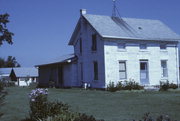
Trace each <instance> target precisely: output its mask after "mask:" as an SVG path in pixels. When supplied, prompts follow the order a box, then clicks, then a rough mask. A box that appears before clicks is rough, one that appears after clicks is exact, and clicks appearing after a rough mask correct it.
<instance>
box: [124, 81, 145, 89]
mask: <svg viewBox="0 0 180 121" xmlns="http://www.w3.org/2000/svg"><path fill="white" fill-rule="evenodd" d="M141 89H144V87H143V86H140V85H139V83H137V82H135V81H131V80H130V81H125V85H124V90H141Z"/></svg>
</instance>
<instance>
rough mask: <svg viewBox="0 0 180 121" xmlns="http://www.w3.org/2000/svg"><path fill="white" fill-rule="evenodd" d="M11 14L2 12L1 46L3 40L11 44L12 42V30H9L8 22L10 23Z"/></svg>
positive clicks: (0, 21) (0, 16) (0, 27)
mask: <svg viewBox="0 0 180 121" xmlns="http://www.w3.org/2000/svg"><path fill="white" fill-rule="evenodd" d="M8 18H9V14H7V13H5V14H0V46H1V45H2V44H3V41H6V42H7V43H9V44H12V43H13V41H12V36H13V35H14V34H13V33H12V32H9V30H8V29H7V26H6V24H7V23H9V20H8Z"/></svg>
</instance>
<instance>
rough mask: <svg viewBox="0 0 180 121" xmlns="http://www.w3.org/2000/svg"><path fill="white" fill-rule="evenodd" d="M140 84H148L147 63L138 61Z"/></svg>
mask: <svg viewBox="0 0 180 121" xmlns="http://www.w3.org/2000/svg"><path fill="white" fill-rule="evenodd" d="M140 82H141V84H142V85H147V84H149V74H148V61H140Z"/></svg>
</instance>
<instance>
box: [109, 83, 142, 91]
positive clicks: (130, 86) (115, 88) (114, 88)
mask: <svg viewBox="0 0 180 121" xmlns="http://www.w3.org/2000/svg"><path fill="white" fill-rule="evenodd" d="M141 89H144V87H143V86H141V85H139V83H137V82H135V81H133V80H130V81H125V82H124V84H123V83H122V82H118V83H117V84H116V85H115V84H114V82H110V83H109V84H108V85H107V91H110V92H116V91H120V90H141Z"/></svg>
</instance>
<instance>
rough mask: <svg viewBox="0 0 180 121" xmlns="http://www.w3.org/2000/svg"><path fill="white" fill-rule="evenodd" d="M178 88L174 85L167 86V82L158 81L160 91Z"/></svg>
mask: <svg viewBox="0 0 180 121" xmlns="http://www.w3.org/2000/svg"><path fill="white" fill-rule="evenodd" d="M177 88H178V86H177V85H176V84H173V83H171V84H169V81H168V80H167V81H166V82H162V81H160V89H159V90H160V91H167V90H168V89H177Z"/></svg>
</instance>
